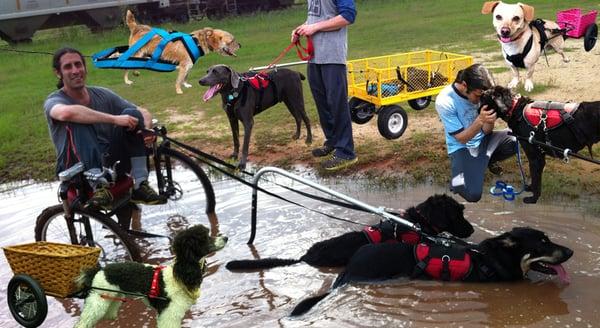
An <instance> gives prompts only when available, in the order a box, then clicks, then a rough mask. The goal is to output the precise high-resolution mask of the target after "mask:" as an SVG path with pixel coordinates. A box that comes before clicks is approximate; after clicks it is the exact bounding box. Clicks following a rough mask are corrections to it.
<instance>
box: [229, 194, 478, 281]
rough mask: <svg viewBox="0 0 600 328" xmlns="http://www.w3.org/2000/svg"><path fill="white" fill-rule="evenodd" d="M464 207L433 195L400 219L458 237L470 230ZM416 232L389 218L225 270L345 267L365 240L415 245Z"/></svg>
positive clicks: (434, 232)
mask: <svg viewBox="0 0 600 328" xmlns="http://www.w3.org/2000/svg"><path fill="white" fill-rule="evenodd" d="M464 209H465V207H464V206H463V205H462V204H460V203H458V202H457V201H456V200H454V199H453V198H452V197H450V196H447V195H434V196H431V197H429V198H427V200H426V201H424V202H422V203H421V204H419V205H417V206H413V207H410V208H408V209H407V210H406V211H405V213H404V215H403V217H404V219H406V220H408V221H410V222H412V223H414V224H417V225H419V227H421V229H422V231H423V232H424V233H426V234H428V235H437V234H439V233H441V232H449V233H451V234H452V235H454V236H456V237H459V238H467V237H469V236H470V235H471V234H472V233H473V226H472V225H471V223H469V221H467V220H466V219H465V217H464V216H463V211H464ZM419 241H420V235H418V234H417V233H416V232H414V231H412V230H409V229H408V228H407V227H404V226H403V225H401V224H399V223H395V222H391V221H382V222H381V223H380V224H378V225H376V226H371V227H365V228H364V229H363V230H361V231H352V232H347V233H345V234H342V235H339V236H336V237H333V238H331V239H327V240H323V241H320V242H317V243H315V244H314V245H312V246H311V247H310V248H309V249H308V250H307V251H306V253H305V254H304V255H302V257H300V258H299V259H280V258H266V259H259V260H238V261H231V262H228V263H227V265H226V267H227V269H229V270H255V269H267V268H274V267H279V266H287V265H292V264H296V263H300V262H305V263H308V264H310V265H312V266H316V267H340V266H345V265H346V264H347V263H348V260H349V259H350V258H351V257H352V255H354V253H355V252H356V250H357V249H359V248H360V247H361V246H363V245H367V244H369V243H383V242H403V243H410V244H416V243H418V242H419Z"/></svg>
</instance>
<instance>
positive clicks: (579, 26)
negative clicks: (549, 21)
mask: <svg viewBox="0 0 600 328" xmlns="http://www.w3.org/2000/svg"><path fill="white" fill-rule="evenodd" d="M596 15H598V11H596V10H592V11H590V12H588V13H587V14H585V15H581V9H579V8H573V9H567V10H563V11H559V12H558V13H556V22H557V23H558V26H560V28H566V29H568V30H569V31H568V32H567V33H566V35H567V36H570V37H573V38H578V37H581V36H583V35H584V34H585V30H586V29H587V28H588V26H590V25H591V24H596Z"/></svg>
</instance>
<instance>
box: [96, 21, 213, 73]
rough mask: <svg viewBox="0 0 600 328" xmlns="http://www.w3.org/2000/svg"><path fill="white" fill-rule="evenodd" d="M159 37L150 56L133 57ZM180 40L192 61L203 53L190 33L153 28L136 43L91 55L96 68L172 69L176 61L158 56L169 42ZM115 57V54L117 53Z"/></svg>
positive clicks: (168, 70)
mask: <svg viewBox="0 0 600 328" xmlns="http://www.w3.org/2000/svg"><path fill="white" fill-rule="evenodd" d="M157 35H158V36H159V37H161V39H162V40H161V41H160V42H159V44H158V45H157V46H156V48H155V49H154V51H153V53H152V56H151V57H149V58H148V57H145V58H140V57H133V56H134V55H135V54H136V53H138V51H140V49H142V48H143V47H144V46H145V45H146V44H147V43H148V42H150V41H151V40H152V38H154V37H155V36H157ZM177 41H180V42H181V43H182V44H183V46H184V47H185V49H186V51H187V52H188V55H189V56H190V58H191V59H192V62H194V63H195V62H196V61H197V60H198V58H199V57H201V56H203V55H204V52H203V51H202V49H201V48H200V47H199V46H198V44H197V40H196V39H195V38H194V37H192V36H191V35H190V34H186V33H182V32H167V31H165V30H163V29H159V28H153V29H151V30H150V31H149V32H148V33H146V34H144V36H142V37H141V38H140V39H139V40H138V41H137V42H136V43H134V44H133V45H131V46H130V47H127V46H121V47H116V48H109V49H105V50H102V51H100V52H98V53H95V54H94V55H92V62H93V63H94V66H96V67H98V68H121V69H134V68H135V69H149V70H153V71H158V72H171V71H174V70H175V69H176V68H177V66H178V63H173V62H170V61H167V60H163V59H161V58H160V56H161V54H162V52H163V50H164V48H165V47H166V45H167V44H168V43H169V42H177ZM119 53H120V56H118V57H117V58H115V54H119Z"/></svg>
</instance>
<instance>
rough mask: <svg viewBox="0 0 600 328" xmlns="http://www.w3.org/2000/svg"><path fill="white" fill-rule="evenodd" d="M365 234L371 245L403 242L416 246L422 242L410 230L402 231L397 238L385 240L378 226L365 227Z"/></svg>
mask: <svg viewBox="0 0 600 328" xmlns="http://www.w3.org/2000/svg"><path fill="white" fill-rule="evenodd" d="M363 232H364V233H365V235H366V236H367V238H368V239H369V241H370V242H371V244H379V243H381V242H386V243H397V242H402V243H405V244H409V245H416V244H417V243H418V242H419V241H421V236H419V234H418V233H417V232H415V231H412V230H408V231H402V232H400V234H397V235H396V238H391V239H386V240H383V234H382V233H381V229H379V227H378V226H370V227H365V228H364V229H363Z"/></svg>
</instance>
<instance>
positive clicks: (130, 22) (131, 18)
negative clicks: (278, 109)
mask: <svg viewBox="0 0 600 328" xmlns="http://www.w3.org/2000/svg"><path fill="white" fill-rule="evenodd" d="M125 24H127V27H129V30H130V31H131V30H133V29H134V28H135V27H136V26H137V22H136V21H135V17H134V16H133V13H132V12H131V10H127V15H126V16H125Z"/></svg>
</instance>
